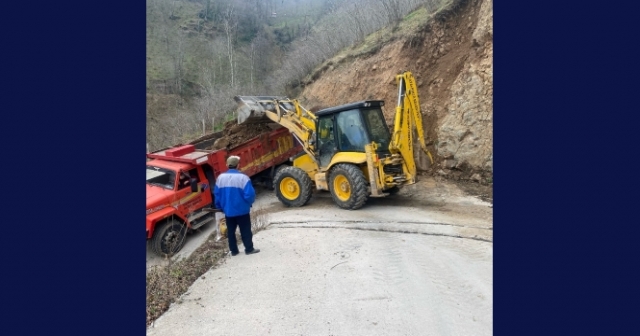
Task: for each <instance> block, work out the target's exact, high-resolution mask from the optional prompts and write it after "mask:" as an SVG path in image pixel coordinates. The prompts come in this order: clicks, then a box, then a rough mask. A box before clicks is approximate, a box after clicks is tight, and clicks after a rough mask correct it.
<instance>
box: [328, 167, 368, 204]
mask: <svg viewBox="0 0 640 336" xmlns="http://www.w3.org/2000/svg"><path fill="white" fill-rule="evenodd" d="M329 191H330V192H331V198H333V201H334V202H335V203H336V204H337V205H338V206H339V207H341V208H343V209H347V210H356V209H360V208H362V206H363V205H364V203H365V202H366V201H367V198H368V197H369V188H368V187H367V180H366V179H365V178H364V174H363V173H362V171H361V170H360V169H359V168H358V167H356V166H354V165H352V164H348V163H340V164H337V165H336V166H335V167H334V168H332V169H331V174H330V177H329Z"/></svg>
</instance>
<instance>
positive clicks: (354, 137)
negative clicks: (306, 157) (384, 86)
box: [316, 100, 391, 167]
mask: <svg viewBox="0 0 640 336" xmlns="http://www.w3.org/2000/svg"><path fill="white" fill-rule="evenodd" d="M382 106H384V101H381V100H369V101H360V102H356V103H350V104H345V105H340V106H336V107H331V108H327V109H324V110H320V111H318V112H316V117H317V118H318V121H317V123H318V124H317V127H316V130H317V131H316V134H317V139H316V143H317V147H316V148H317V153H318V156H319V159H320V166H321V167H326V166H327V165H328V164H329V162H330V161H331V158H332V157H333V156H334V155H335V154H336V153H339V152H362V153H364V151H365V150H364V146H365V145H366V144H368V143H371V142H372V141H373V142H375V143H376V144H377V147H378V148H377V150H376V153H378V154H385V153H389V143H390V141H391V134H390V132H389V128H388V127H387V124H386V122H385V120H384V115H383V114H382Z"/></svg>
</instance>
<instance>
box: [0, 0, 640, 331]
mask: <svg viewBox="0 0 640 336" xmlns="http://www.w3.org/2000/svg"><path fill="white" fill-rule="evenodd" d="M20 5H21V6H22V7H16V6H20ZM636 7H637V6H636ZM3 8H4V9H3V13H5V18H4V19H3V20H2V23H1V24H2V27H1V28H2V29H0V31H1V33H0V34H1V35H2V37H3V39H2V40H3V48H2V56H3V57H2V65H3V66H2V70H3V76H2V79H3V84H4V85H3V91H2V98H3V102H2V122H1V124H0V126H2V127H1V129H2V132H0V136H1V137H2V141H3V142H2V143H3V145H4V146H3V160H2V162H3V164H2V170H3V173H4V174H3V175H4V176H5V178H6V180H5V182H6V184H5V186H6V187H5V189H4V190H5V192H6V193H7V195H6V197H3V199H5V202H6V203H4V204H6V206H5V207H3V208H4V209H3V210H4V211H3V214H4V216H3V224H4V226H3V228H4V230H3V237H2V239H3V242H4V243H5V244H4V245H3V247H4V251H3V252H4V253H2V254H1V257H0V258H2V259H1V260H2V265H3V266H6V268H4V269H3V272H2V275H3V276H2V284H3V288H4V300H3V303H4V305H5V307H6V311H7V313H5V318H4V319H3V323H2V334H7V335H10V334H11V335H13V334H28V335H31V334H52V333H55V332H58V331H60V332H63V333H64V334H73V335H78V334H80V335H129V334H142V333H144V332H145V309H144V307H145V294H144V293H145V291H144V287H145V282H144V267H143V263H144V255H145V248H144V244H142V243H141V239H142V238H141V236H142V232H139V233H135V232H134V231H137V230H139V231H142V225H140V223H141V222H142V217H143V212H142V210H141V209H142V202H143V199H144V197H143V193H144V191H143V186H142V185H141V184H140V183H139V181H140V179H141V178H142V176H139V175H142V174H143V171H142V169H141V168H140V166H141V165H142V160H143V156H142V154H141V153H144V152H145V138H144V134H145V117H144V116H145V114H144V113H143V111H144V109H145V98H144V97H145V3H144V2H130V1H126V2H121V3H114V2H110V3H86V2H75V3H69V2H65V3H53V2H43V3H33V2H29V3H24V4H14V3H12V4H7V5H6V6H5V7H3ZM637 13H639V11H638V10H637V8H630V7H629V6H624V7H623V6H622V5H619V4H618V5H617V6H614V4H613V3H611V4H607V3H602V2H599V3H590V2H582V1H581V2H573V3H567V2H562V3H558V2H554V3H552V4H544V3H522V2H517V1H516V2H513V1H512V2H500V3H496V4H495V5H494V22H495V25H494V27H495V33H494V36H495V54H494V55H495V57H494V61H495V73H494V74H495V91H494V93H495V104H494V107H495V113H494V118H495V123H494V126H495V128H494V136H495V137H494V139H495V142H494V146H495V178H494V181H495V185H494V187H495V194H494V195H495V207H494V209H495V243H494V251H495V254H494V275H495V277H494V331H495V334H496V335H575V334H580V335H585V334H589V335H592V334H596V335H612V334H613V335H618V334H624V335H626V334H635V332H634V331H635V329H637V328H634V327H635V325H634V324H635V320H636V315H637V314H636V311H637V308H636V306H637V302H638V300H637V299H638V290H637V284H638V275H637V273H638V271H637V264H638V263H637V261H636V260H637V256H638V255H639V254H638V249H637V246H638V242H637V239H636V237H638V227H639V225H638V223H639V221H638V219H637V217H638V216H637V214H636V213H635V211H636V208H637V205H636V203H637V199H638V197H637V196H636V195H635V194H636V193H637V190H638V188H637V187H638V182H637V176H638V172H637V170H636V169H635V168H636V167H637V165H636V164H635V161H636V160H635V156H636V155H637V153H638V150H637V144H636V143H637V140H636V137H637V136H636V134H637V133H638V131H637V128H638V125H639V123H638V117H637V113H638V111H639V110H638V102H637V99H636V96H637V94H636V91H637V87H638V85H637V84H636V83H637V82H638V78H640V76H638V74H639V73H638V65H637V64H638V59H640V58H639V57H638V56H639V55H638V50H637V48H638V47H637V41H638V39H637V34H636V33H635V32H636V31H637V27H636V24H637V22H638V21H637V18H636V16H637ZM133 186H138V187H133ZM136 222H137V223H136ZM131 227H134V228H137V229H134V230H131V229H130V228H131Z"/></svg>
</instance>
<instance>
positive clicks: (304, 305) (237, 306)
mask: <svg viewBox="0 0 640 336" xmlns="http://www.w3.org/2000/svg"><path fill="white" fill-rule="evenodd" d="M432 182H433V181H432ZM424 187H425V185H418V186H416V188H415V190H413V191H412V189H408V190H407V191H406V192H404V194H401V195H398V196H395V197H394V199H385V200H372V202H369V203H368V205H367V206H366V207H365V208H363V209H360V210H357V211H344V210H340V209H338V208H337V207H335V206H334V205H333V204H332V202H331V200H330V198H329V195H328V194H326V193H320V194H316V195H315V196H314V199H313V200H312V201H311V203H310V204H309V205H308V206H306V207H304V208H297V209H286V208H283V207H281V206H280V205H278V203H277V200H274V199H271V198H270V197H271V196H270V195H266V196H261V198H262V200H261V201H262V204H263V205H264V206H267V207H270V208H269V209H270V210H269V211H270V214H269V215H268V217H267V218H266V220H268V221H269V222H270V223H272V224H271V225H270V226H269V227H268V228H267V229H266V230H264V231H261V232H258V233H257V234H256V235H255V236H254V244H255V246H256V247H258V248H260V249H261V250H262V252H260V253H258V254H255V255H250V256H246V255H244V254H242V253H241V254H240V255H238V256H236V257H229V258H227V261H226V263H224V264H222V265H221V266H219V267H218V268H216V269H213V270H210V271H209V272H207V273H206V274H205V275H204V276H203V277H202V278H200V279H198V280H197V281H196V282H195V283H194V284H193V286H192V287H191V288H190V289H189V291H188V293H186V294H185V295H184V296H183V297H182V299H181V302H180V303H176V304H174V305H173V306H172V307H171V308H170V309H169V311H167V312H166V313H165V314H164V315H162V316H161V317H160V318H159V319H158V320H157V321H156V322H155V323H154V325H153V326H151V327H149V328H148V329H147V334H148V335H180V334H182V335H218V334H220V335H491V334H492V333H493V323H492V320H493V312H492V310H493V299H492V295H493V278H492V272H493V265H492V256H493V244H492V240H493V230H492V223H491V222H492V209H491V208H490V204H488V203H484V202H482V201H479V200H478V199H477V198H474V197H470V196H466V195H463V194H462V193H460V192H459V190H456V189H455V188H453V187H451V186H450V185H446V184H441V183H440V184H438V183H436V185H435V187H434V186H431V188H427V189H428V191H425V190H427V189H425V188H424ZM272 201H275V202H272Z"/></svg>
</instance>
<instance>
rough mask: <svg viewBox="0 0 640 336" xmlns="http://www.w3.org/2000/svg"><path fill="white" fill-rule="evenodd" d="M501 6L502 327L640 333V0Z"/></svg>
mask: <svg viewBox="0 0 640 336" xmlns="http://www.w3.org/2000/svg"><path fill="white" fill-rule="evenodd" d="M610 5H612V4H604V3H597V2H588V1H586V2H584V1H580V2H578V1H574V2H569V3H568V2H553V3H526V4H525V3H522V2H518V1H515V2H513V1H512V2H508V1H507V2H499V3H497V2H496V3H495V6H494V27H495V45H494V46H495V54H494V64H495V76H494V80H495V81H494V83H495V91H494V93H495V97H494V98H495V100H494V102H495V104H494V118H495V122H494V136H495V138H494V139H495V142H494V151H495V179H494V180H495V185H494V188H495V189H494V191H495V193H494V195H495V207H494V209H495V217H494V218H495V225H494V228H495V241H494V253H495V254H494V275H495V278H494V322H495V328H494V331H495V335H630V334H636V333H637V329H638V328H637V323H636V320H637V302H638V300H637V299H638V290H637V287H638V280H639V279H638V267H637V265H638V262H637V257H638V255H639V253H638V245H639V244H638V242H637V236H638V227H639V226H640V225H639V224H638V223H640V220H638V215H637V213H634V212H635V211H636V209H637V205H636V203H637V200H638V197H637V196H635V194H636V193H637V190H638V182H637V176H638V172H637V170H636V169H635V168H636V167H637V165H636V164H635V161H636V159H635V157H636V156H637V154H638V153H640V151H639V150H638V149H637V145H636V143H637V140H636V139H635V138H636V137H637V134H638V131H637V128H638V125H639V123H638V112H640V108H638V102H637V98H636V97H637V96H638V95H637V93H636V91H637V89H638V85H637V82H638V78H640V77H639V76H638V75H639V73H638V60H639V59H640V58H639V57H638V56H639V55H638V47H639V45H638V43H637V41H638V37H637V31H638V29H637V27H636V26H637V13H638V11H637V7H638V6H637V5H636V6H634V7H636V8H629V7H628V6H619V7H615V8H614V7H613V6H610Z"/></svg>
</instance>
